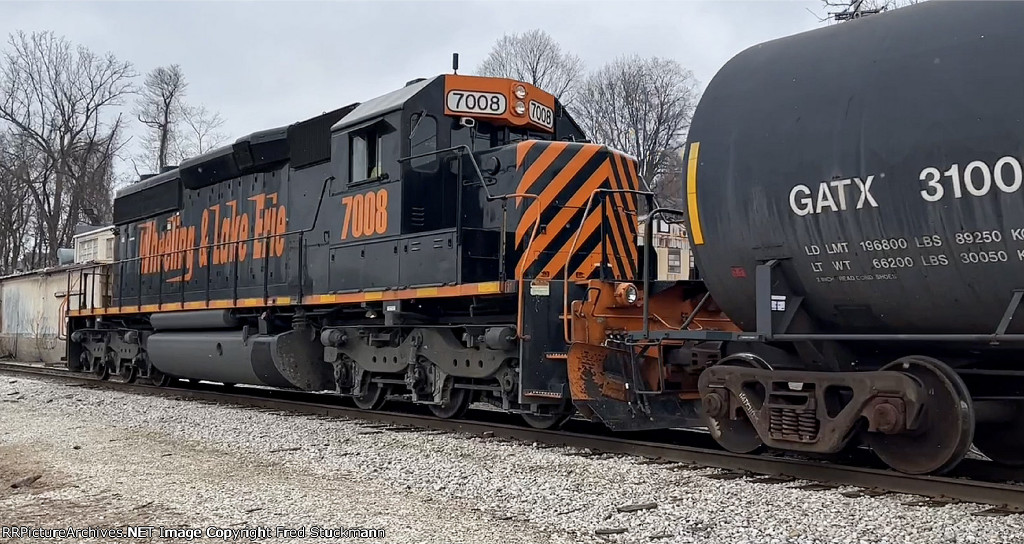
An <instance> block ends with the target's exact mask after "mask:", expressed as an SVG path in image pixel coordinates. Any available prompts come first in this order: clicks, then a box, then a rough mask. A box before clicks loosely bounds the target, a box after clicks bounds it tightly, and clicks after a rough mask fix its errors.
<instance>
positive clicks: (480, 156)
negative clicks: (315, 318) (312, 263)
mask: <svg viewBox="0 0 1024 544" xmlns="http://www.w3.org/2000/svg"><path fill="white" fill-rule="evenodd" d="M582 139H583V133H582V131H581V130H580V129H579V127H578V126H577V125H576V123H575V122H574V121H573V120H572V119H571V117H569V116H568V113H567V112H565V111H564V109H562V107H561V105H560V104H558V103H557V101H556V100H555V98H554V97H553V96H552V95H550V94H548V93H546V92H544V91H541V90H540V89H537V88H536V87H533V86H532V85H528V84H526V83H522V82H517V81H513V80H507V79H497V78H485V77H475V76H460V75H441V76H437V77H434V78H430V79H418V80H413V81H411V82H409V83H408V84H406V86H405V87H403V88H402V89H399V90H396V91H394V92H391V93H388V94H386V95H383V96H380V97H378V98H375V99H372V100H370V101H367V102H364V103H362V104H359V105H358V106H357V107H356V108H355V109H354V110H352V112H351V113H349V114H348V115H346V116H345V117H343V118H342V119H341V120H340V121H339V122H337V123H336V124H334V126H333V127H331V146H332V158H333V176H334V180H333V181H332V182H331V191H330V196H340V197H341V201H342V204H343V210H342V213H343V216H342V217H341V218H340V222H341V229H340V233H339V235H337V236H333V238H334V239H333V240H331V242H333V243H335V244H340V245H339V247H337V248H335V249H332V254H331V266H332V270H331V274H330V277H331V285H330V290H332V291H335V290H342V291H344V290H349V289H364V288H366V287H368V286H369V287H386V286H387V287H390V286H402V287H423V286H440V285H457V284H462V283H466V282H479V281H487V280H493V279H505V277H506V276H507V275H508V273H509V272H510V271H511V268H508V267H506V268H505V269H503V270H500V271H499V268H500V267H501V266H502V265H503V264H504V261H505V259H502V258H500V257H499V258H498V259H497V261H501V262H500V263H499V262H497V261H496V260H495V256H494V255H493V253H494V252H495V251H496V250H498V249H499V248H500V247H501V246H502V244H501V240H500V233H499V232H498V230H500V227H499V226H498V225H494V224H486V225H485V223H488V221H486V220H485V219H484V216H485V215H488V213H487V212H486V211H485V210H486V209H489V208H492V207H493V208H495V209H497V208H499V207H500V205H501V204H500V203H493V202H489V201H488V200H487V198H486V197H487V196H489V195H493V194H502V193H506V192H508V191H507V190H506V189H507V187H501V186H500V185H501V184H500V183H497V179H496V175H497V174H499V173H500V172H501V171H502V168H503V167H507V166H509V165H513V166H514V163H513V162H512V161H510V160H509V159H508V156H511V157H514V153H512V152H510V151H509V150H508V149H509V146H514V144H515V143H516V142H521V141H526V140H569V141H580V140H582ZM502 150H505V151H504V152H502ZM511 183H512V182H511V181H510V182H509V184H511ZM488 184H489V185H490V186H488V187H487V188H486V189H485V190H484V191H483V193H484V195H483V200H481V199H480V195H479V194H477V193H478V192H479V191H478V189H479V188H483V187H484V186H486V185H488ZM495 185H497V186H495ZM481 212H483V213H481ZM496 229H497V230H496Z"/></svg>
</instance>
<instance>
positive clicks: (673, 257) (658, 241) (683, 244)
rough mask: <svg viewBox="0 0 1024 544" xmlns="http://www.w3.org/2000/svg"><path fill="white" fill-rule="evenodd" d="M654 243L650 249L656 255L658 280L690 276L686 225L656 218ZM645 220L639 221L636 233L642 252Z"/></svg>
mask: <svg viewBox="0 0 1024 544" xmlns="http://www.w3.org/2000/svg"><path fill="white" fill-rule="evenodd" d="M654 224H655V231H654V245H653V247H652V248H651V249H653V250H654V251H655V252H657V255H658V269H657V270H658V274H657V277H656V278H652V279H658V280H666V281H675V280H686V279H689V278H690V270H691V269H692V268H693V254H692V253H690V239H689V238H687V236H686V225H685V224H683V223H668V222H665V221H662V220H661V219H658V220H656V221H655V223H654ZM646 226H647V223H646V222H641V223H640V225H639V230H638V234H637V243H638V244H639V246H640V252H641V254H643V245H644V231H645V228H646Z"/></svg>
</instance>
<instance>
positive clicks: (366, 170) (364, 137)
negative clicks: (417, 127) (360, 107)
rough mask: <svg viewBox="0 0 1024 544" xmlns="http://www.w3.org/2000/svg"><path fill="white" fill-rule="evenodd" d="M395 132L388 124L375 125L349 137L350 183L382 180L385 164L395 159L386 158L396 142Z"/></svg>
mask: <svg viewBox="0 0 1024 544" xmlns="http://www.w3.org/2000/svg"><path fill="white" fill-rule="evenodd" d="M394 136H395V134H394V130H393V129H391V128H390V125H388V124H387V123H375V124H373V125H370V126H368V127H366V128H363V129H360V130H358V131H354V132H352V134H350V135H349V157H351V159H350V161H349V181H350V183H359V182H361V181H372V180H376V179H381V177H382V176H384V175H385V170H386V168H385V164H386V163H387V161H388V160H391V159H393V157H389V156H386V155H388V153H389V152H391V153H392V154H393V151H392V150H391V147H393V143H394V142H391V144H392V145H389V141H391V140H394Z"/></svg>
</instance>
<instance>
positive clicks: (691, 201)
mask: <svg viewBox="0 0 1024 544" xmlns="http://www.w3.org/2000/svg"><path fill="white" fill-rule="evenodd" d="M699 155H700V142H693V143H692V144H690V160H689V164H688V165H687V169H686V207H687V212H688V213H689V214H690V231H691V232H692V233H693V243H694V245H698V246H699V245H703V244H704V231H703V230H702V229H701V227H700V212H699V211H698V210H697V158H698V156H699Z"/></svg>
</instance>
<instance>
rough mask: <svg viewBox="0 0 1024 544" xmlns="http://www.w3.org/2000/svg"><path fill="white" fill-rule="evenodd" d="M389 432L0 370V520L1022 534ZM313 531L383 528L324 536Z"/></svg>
mask: <svg viewBox="0 0 1024 544" xmlns="http://www.w3.org/2000/svg"><path fill="white" fill-rule="evenodd" d="M376 426H377V425H376V424H371V423H367V422H358V421H349V420H339V419H326V418H319V417H312V416H302V415H292V414H281V413H276V412H269V411H263V410H256V409H246V408H236V407H229V406H220V405H212V404H206V403H200V402H196V401H188V400H175V399H172V398H163V397H146V396H142V395H135V394H129V393H120V392H116V391H110V390H105V389H89V388H83V387H78V386H73V385H68V384H60V383H55V382H49V381H45V380H36V379H31V378H25V377H20V376H19V377H13V376H11V375H6V374H0V527H2V526H12V525H14V526H31V527H48V528H66V527H68V526H72V527H75V528H87V527H96V528H114V527H126V526H143V525H149V526H158V527H159V526H162V527H177V528H200V529H201V530H204V531H205V530H206V528H207V527H216V528H219V529H247V528H248V529H252V528H256V527H266V528H269V530H270V532H271V534H270V535H269V536H271V537H273V536H274V532H275V530H276V528H277V527H279V526H280V527H284V528H291V529H302V528H305V530H306V531H307V533H306V536H305V537H296V538H287V537H282V538H262V537H261V538H257V539H255V541H257V542H307V543H308V542H315V541H320V542H375V541H376V542H394V543H502V544H505V543H509V544H511V543H520V542H521V543H547V542H551V543H578V542H579V543H584V542H622V543H625V542H630V543H633V542H636V543H639V542H680V543H736V544H741V543H759V544H760V543H764V544H783V543H793V544H796V543H854V544H860V543H876V542H877V543H893V544H895V543H929V544H933V543H1024V516H1022V515H1012V516H1007V517H986V516H975V515H972V513H975V512H978V511H979V510H982V509H983V508H984V507H982V506H979V505H976V504H950V505H946V506H942V507H937V508H934V507H922V506H908V505H905V504H904V503H906V502H908V501H911V500H914V499H916V498H917V497H911V496H906V495H896V494H892V495H886V496H882V497H863V498H848V497H844V496H843V495H841V493H840V492H841V491H844V490H848V489H849V488H839V489H837V490H827V491H805V490H799V489H794V488H793V486H795V485H799V484H802V483H806V482H799V481H797V482H791V483H785V484H757V483H751V482H749V481H744V480H716V479H711V478H708V476H709V475H713V474H716V473H718V472H719V471H717V470H713V469H697V470H678V467H673V466H672V465H658V464H647V463H643V461H642V460H641V459H636V458H631V457H625V456H581V455H578V453H579V452H578V451H577V450H572V449H568V448H546V447H545V448H541V447H533V446H531V445H529V444H520V443H510V442H506V441H501V440H494V439H487V438H477V437H466V436H459V435H449V434H436V433H409V432H394V431H388V430H383V429H377V428H375V427H376ZM32 476H41V477H40V478H39V479H38V480H36V481H34V482H28V483H25V484H24V485H21V486H19V487H17V488H12V487H11V484H13V483H15V482H17V481H19V480H23V479H25V478H28V479H31V477H32ZM630 507H632V508H630ZM620 509H623V510H627V511H624V512H623V511H620ZM313 527H321V528H332V529H336V528H360V529H383V530H384V531H385V533H386V536H385V537H384V538H331V539H323V538H319V539H313V538H310V536H311V535H310V532H311V531H312V530H313ZM598 533H601V534H598ZM223 540H224V538H213V537H208V536H206V535H203V536H202V537H201V538H198V539H196V540H194V541H199V542H202V541H209V542H214V541H223ZM5 541H7V540H5V539H4V538H0V542H5ZM35 541H40V542H41V541H45V540H43V539H39V540H35V539H31V538H21V539H11V540H10V542H35ZM51 541H52V540H51ZM82 541H83V542H105V541H114V540H110V539H103V538H86V539H84V540H82ZM116 541H117V542H129V541H132V539H127V538H120V539H116ZM138 541H146V542H153V541H167V542H172V541H173V542H182V541H184V539H181V538H176V539H175V538H166V539H159V538H154V539H141V540H138ZM233 541H235V542H251V541H253V540H252V539H245V538H243V539H238V540H233Z"/></svg>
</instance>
